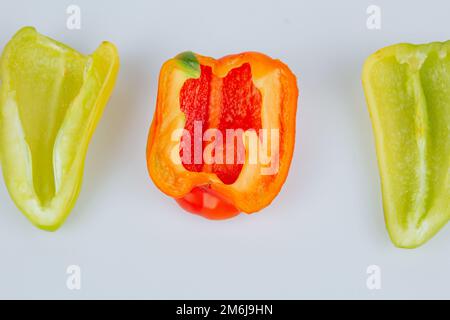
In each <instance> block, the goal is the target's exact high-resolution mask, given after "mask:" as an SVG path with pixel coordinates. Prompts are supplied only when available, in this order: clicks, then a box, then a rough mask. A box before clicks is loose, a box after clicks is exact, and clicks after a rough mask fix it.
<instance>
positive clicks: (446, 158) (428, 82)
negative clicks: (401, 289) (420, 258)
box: [362, 41, 450, 248]
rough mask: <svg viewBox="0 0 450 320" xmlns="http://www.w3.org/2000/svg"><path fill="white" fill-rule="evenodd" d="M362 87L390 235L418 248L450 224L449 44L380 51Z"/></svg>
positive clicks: (403, 244) (398, 242) (365, 73)
mask: <svg viewBox="0 0 450 320" xmlns="http://www.w3.org/2000/svg"><path fill="white" fill-rule="evenodd" d="M362 80H363V87H364V90H365V94H366V99H367V103H368V107H369V111H370V115H371V119H372V125H373V129H374V135H375V141H376V150H377V156H378V166H379V169H380V175H381V184H382V195H383V207H384V212H385V220H386V225H387V229H388V231H389V234H390V237H391V239H392V241H393V242H394V244H395V245H396V246H398V247H403V248H414V247H417V246H420V245H421V244H423V243H425V242H426V241H428V240H429V239H430V238H431V237H433V236H434V235H435V234H436V232H438V231H439V229H441V228H442V227H443V226H444V225H445V224H446V223H447V221H448V220H449V218H450V41H448V42H444V43H437V42H436V43H430V44H425V45H412V44H398V45H393V46H390V47H387V48H384V49H381V50H379V51H377V52H376V53H374V54H373V55H371V56H370V57H369V58H368V59H367V61H366V63H365V65H364V70H363V75H362Z"/></svg>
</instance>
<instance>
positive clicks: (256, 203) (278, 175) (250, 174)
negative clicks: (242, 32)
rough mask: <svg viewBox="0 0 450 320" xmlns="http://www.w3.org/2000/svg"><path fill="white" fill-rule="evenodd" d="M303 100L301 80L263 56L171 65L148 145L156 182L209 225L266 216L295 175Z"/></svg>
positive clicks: (189, 57)
mask: <svg viewBox="0 0 450 320" xmlns="http://www.w3.org/2000/svg"><path fill="white" fill-rule="evenodd" d="M297 99H298V89H297V80H296V77H295V76H294V74H293V73H292V72H291V71H290V70H289V68H288V67H287V66H286V65H285V64H284V63H282V62H281V61H279V60H274V59H271V58H270V57H268V56H266V55H263V54H260V53H256V52H245V53H241V54H236V55H230V56H226V57H223V58H221V59H219V60H215V59H212V58H209V57H204V56H201V55H198V54H194V53H192V52H185V53H182V54H180V55H178V56H176V57H175V58H173V59H170V60H169V61H167V62H166V63H165V64H164V65H163V67H162V69H161V73H160V78H159V89H158V97H157V104H156V110H155V114H154V117H153V121H152V125H151V128H150V133H149V138H148V145H147V164H148V169H149V173H150V176H151V178H152V180H153V182H154V183H155V184H156V186H157V187H158V188H159V189H160V190H161V191H162V192H164V193H165V194H167V195H169V196H171V197H173V198H175V199H176V200H177V202H178V203H179V204H180V205H181V207H183V208H184V209H186V210H188V211H190V212H193V213H196V214H200V215H202V216H204V217H206V218H209V219H226V218H230V217H232V216H235V215H237V214H238V213H240V212H245V213H253V212H256V211H259V210H261V209H263V208H264V207H266V206H267V205H269V204H270V203H271V202H272V200H273V199H274V198H275V197H276V195H277V194H278V193H279V191H280V189H281V187H282V185H283V183H284V181H285V180H286V177H287V175H288V171H289V167H290V163H291V160H292V155H293V150H294V142H295V120H296V111H297Z"/></svg>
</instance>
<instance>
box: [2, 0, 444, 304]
mask: <svg viewBox="0 0 450 320" xmlns="http://www.w3.org/2000/svg"><path fill="white" fill-rule="evenodd" d="M70 4H76V5H79V6H80V8H81V11H82V16H81V18H82V20H81V30H68V29H67V28H66V19H67V14H66V8H67V6H68V5H70ZM371 4H375V5H378V6H380V8H381V10H382V12H381V13H382V25H381V30H368V29H367V28H366V19H367V17H368V15H367V14H366V9H367V7H368V6H369V5H371ZM448 12H449V6H448V2H447V1H444V0H443V1H437V0H435V1H431V0H428V1H423V2H422V3H420V2H419V1H395V2H394V1H381V0H380V1H356V0H355V1H339V2H338V1H331V0H330V1H323V0H322V1H280V0H278V1H275V0H273V1H261V0H258V1H257V0H255V1H242V0H241V1H231V0H227V1H211V0H210V1H195V0H191V1H168V0H164V1H162V0H161V1H152V2H149V1H133V0H128V1H107V0H105V1H87V0H86V1H81V0H78V1H75V0H73V1H18V0H15V1H9V0H1V5H0V46H1V47H2V46H4V45H5V44H6V42H7V41H8V40H9V39H10V37H11V36H12V35H13V34H14V33H15V32H16V31H17V30H18V29H19V28H20V27H22V26H25V25H32V26H35V27H36V28H37V29H38V31H39V32H41V33H43V34H45V35H48V36H50V37H52V38H55V39H57V40H59V41H62V42H64V43H66V44H68V45H70V46H72V47H74V48H76V49H77V50H79V51H81V52H83V53H89V52H92V51H93V50H94V49H95V48H96V47H97V45H98V44H99V43H100V41H102V40H109V41H111V42H113V43H115V44H116V45H117V47H118V48H119V52H120V56H121V70H120V74H119V78H118V81H117V84H116V89H115V91H114V93H113V96H112V98H111V100H110V102H109V104H108V106H107V107H106V109H105V113H104V116H103V118H102V120H101V122H100V124H99V126H98V129H97V131H96V133H95V135H94V138H93V141H92V143H91V146H90V150H89V153H88V157H87V161H86V170H85V179H84V184H83V189H82V192H81V195H80V198H79V200H78V203H77V205H76V207H75V209H74V210H73V212H72V214H71V216H70V217H69V218H68V220H67V221H66V223H65V224H64V226H63V227H62V228H61V229H60V230H59V231H57V232H55V233H48V232H45V231H41V230H38V229H36V228H35V227H33V226H32V225H31V224H30V223H29V222H28V221H27V220H26V219H25V217H24V216H23V215H22V214H21V213H20V212H19V211H18V210H17V209H16V207H15V206H14V205H13V203H12V201H11V200H10V198H9V196H8V194H7V191H6V189H5V187H4V184H3V183H0V298H180V299H184V298H192V299H196V298H202V299H208V298H211V299H213V298H236V299H240V298H251V299H259V298H267V299H272V298H276V299H278V298H287V299H289V298H369V299H379V298H450V255H449V252H450V230H449V228H448V227H446V228H444V229H442V230H441V231H440V232H439V233H438V235H437V236H436V237H435V238H434V239H432V240H431V241H430V242H429V243H428V244H426V245H425V246H423V247H421V248H419V249H415V250H403V249H397V248H395V247H394V246H393V245H392V244H391V242H390V240H389V238H388V235H387V232H386V230H385V226H384V220H383V212H382V203H381V195H380V182H379V177H378V170H377V163H376V155H375V149H374V144H373V136H372V129H371V124H370V119H369V116H368V112H367V108H366V104H365V100H364V94H363V91H362V87H361V81H360V74H361V66H362V64H363V62H364V59H365V58H366V57H367V56H368V55H369V54H371V53H372V52H374V51H376V50H377V49H379V48H381V47H383V46H386V45H389V44H393V43H397V42H415V43H422V42H430V41H435V40H441V41H442V40H447V39H450V19H448ZM185 50H192V51H196V52H198V53H200V54H203V55H209V56H213V57H221V56H223V55H226V54H230V53H238V52H242V51H248V50H255V51H260V52H264V53H266V54H268V55H270V56H272V57H276V58H279V59H281V60H283V61H284V62H286V63H287V64H288V65H289V66H290V68H291V69H292V71H293V72H294V73H295V74H296V75H297V76H298V80H299V87H300V99H299V112H298V117H297V140H296V141H297V144H296V149H295V155H294V160H293V163H292V167H291V170H290V174H289V177H288V180H287V182H286V184H285V186H284V188H283V190H282V192H281V193H280V194H279V196H278V197H277V198H276V200H275V201H274V202H273V204H272V205H271V206H270V207H268V208H266V209H265V210H263V211H262V212H261V213H259V214H254V215H251V216H246V215H241V216H239V217H237V218H235V219H232V220H228V221H223V222H211V221H208V220H205V219H202V218H199V217H197V216H194V215H190V214H187V213H185V212H183V211H182V210H181V209H180V208H179V207H178V206H177V205H176V203H175V202H174V201H173V200H172V199H170V198H167V197H166V196H164V195H163V194H162V193H161V192H160V191H159V190H158V189H157V188H156V187H155V186H154V185H153V183H152V182H151V180H150V179H149V177H148V174H147V169H146V162H145V147H146V140H147V131H148V128H149V125H150V122H151V118H152V115H153V111H154V106H155V97H156V90H157V81H158V73H159V68H160V66H161V65H162V63H163V62H164V61H165V60H167V59H169V58H171V57H172V56H174V55H176V54H178V53H179V52H182V51H185ZM71 264H76V265H79V266H80V267H81V269H82V288H81V290H79V291H70V290H68V289H67V287H66V278H67V275H66V268H67V266H68V265H71ZM372 264H376V265H379V266H380V268H381V272H382V288H381V290H378V291H370V290H368V289H367V287H366V279H367V274H366V268H367V267H368V266H369V265H372Z"/></svg>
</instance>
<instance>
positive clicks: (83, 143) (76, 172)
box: [0, 27, 119, 231]
mask: <svg viewBox="0 0 450 320" xmlns="http://www.w3.org/2000/svg"><path fill="white" fill-rule="evenodd" d="M118 69H119V57H118V53H117V50H116V48H115V46H114V45H113V44H111V43H109V42H103V43H102V44H101V45H100V46H99V47H98V49H97V50H96V51H95V52H94V53H93V54H92V55H82V54H80V53H78V52H77V51H75V50H73V49H71V48H69V47H67V46H65V45H64V44H61V43H59V42H57V41H54V40H52V39H49V38H47V37H45V36H43V35H41V34H39V33H37V32H36V30H35V29H34V28H31V27H26V28H23V29H21V30H20V31H19V32H17V34H16V35H15V36H14V37H13V38H12V39H11V40H10V42H9V43H8V44H7V46H6V47H5V49H4V52H3V55H2V57H1V61H0V79H1V85H0V156H1V160H2V161H1V163H2V167H3V175H4V179H5V182H6V185H7V188H8V191H9V193H10V195H11V197H12V199H13V200H14V202H15V203H16V205H17V206H18V208H19V209H20V210H21V211H22V212H23V213H24V214H25V215H26V216H27V217H28V219H29V220H30V221H31V222H32V223H33V224H35V225H36V226H38V227H39V228H42V229H45V230H49V231H52V230H56V229H57V228H58V227H60V226H61V224H62V223H63V222H64V220H65V218H66V217H67V216H68V214H69V213H70V211H71V209H72V208H73V206H74V204H75V201H76V199H77V197H78V194H79V191H80V186H81V180H82V175H83V167H84V160H85V156H86V152H87V149H88V144H89V141H90V138H91V136H92V134H93V132H94V130H95V127H96V125H97V122H98V121H99V119H100V117H101V115H102V111H103V108H104V106H105V105H106V103H107V101H108V99H109V96H110V94H111V92H112V90H113V86H114V83H115V80H116V76H117V72H118Z"/></svg>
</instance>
